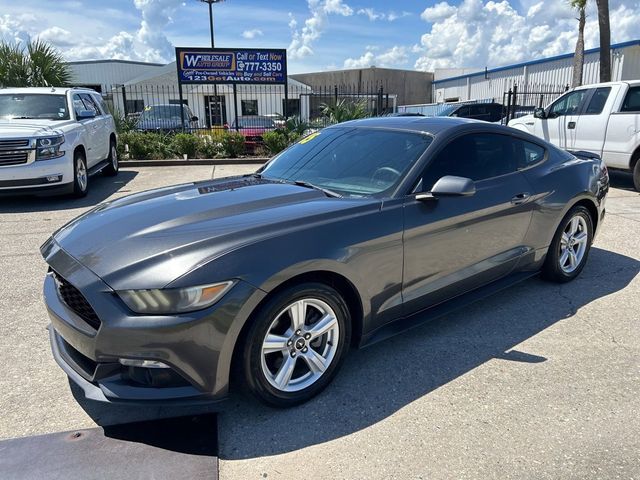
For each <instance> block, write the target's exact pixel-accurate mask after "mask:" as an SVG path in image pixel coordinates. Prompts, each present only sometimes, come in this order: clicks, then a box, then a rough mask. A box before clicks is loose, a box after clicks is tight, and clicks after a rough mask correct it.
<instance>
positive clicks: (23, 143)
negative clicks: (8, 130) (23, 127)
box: [0, 138, 29, 150]
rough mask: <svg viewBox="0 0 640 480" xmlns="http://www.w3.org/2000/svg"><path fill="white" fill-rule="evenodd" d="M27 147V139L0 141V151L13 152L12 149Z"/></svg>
mask: <svg viewBox="0 0 640 480" xmlns="http://www.w3.org/2000/svg"><path fill="white" fill-rule="evenodd" d="M28 146H29V139H28V138H19V139H12V140H0V150H13V149H14V148H25V147H28Z"/></svg>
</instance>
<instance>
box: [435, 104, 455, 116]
mask: <svg viewBox="0 0 640 480" xmlns="http://www.w3.org/2000/svg"><path fill="white" fill-rule="evenodd" d="M458 107H459V105H450V106H447V107H444V109H442V110H441V111H439V112H438V114H437V115H436V116H437V117H448V116H449V115H451V114H452V113H453V112H454V110H456V109H457V108H458Z"/></svg>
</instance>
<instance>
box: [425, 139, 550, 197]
mask: <svg viewBox="0 0 640 480" xmlns="http://www.w3.org/2000/svg"><path fill="white" fill-rule="evenodd" d="M524 143H528V142H523V141H521V140H519V139H516V138H512V137H510V136H508V135H497V134H492V133H474V134H470V135H464V136H462V137H459V138H456V139H455V140H453V141H452V142H451V143H449V145H447V146H446V147H445V148H444V150H442V151H441V152H440V153H439V154H438V155H437V156H436V158H434V159H433V161H432V162H431V163H430V164H429V165H428V166H427V169H426V171H425V174H424V176H423V178H422V185H423V189H425V190H431V188H432V187H433V185H434V184H435V183H436V182H437V181H438V180H439V179H441V178H442V177H444V176H445V175H455V176H458V177H466V178H470V179H471V180H474V181H479V180H484V179H486V178H492V177H497V176H500V175H505V174H507V173H512V172H515V171H517V170H518V169H519V168H522V167H523V166H525V164H526V163H527V162H525V153H524V145H523V144H524ZM529 145H531V147H530V151H533V149H534V148H533V147H536V145H533V144H529ZM538 154H540V152H538ZM542 156H544V149H543V150H542ZM536 158H537V157H536Z"/></svg>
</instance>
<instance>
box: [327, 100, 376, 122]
mask: <svg viewBox="0 0 640 480" xmlns="http://www.w3.org/2000/svg"><path fill="white" fill-rule="evenodd" d="M320 108H321V109H322V114H323V115H324V116H325V117H329V121H330V122H331V123H342V122H347V121H349V120H358V119H360V118H367V117H369V116H370V115H369V112H368V111H367V104H366V102H365V101H360V102H356V101H353V100H347V99H346V98H341V99H340V100H338V101H337V102H336V103H335V105H329V104H326V103H323V104H322V105H320Z"/></svg>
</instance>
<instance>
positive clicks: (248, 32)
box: [242, 28, 264, 40]
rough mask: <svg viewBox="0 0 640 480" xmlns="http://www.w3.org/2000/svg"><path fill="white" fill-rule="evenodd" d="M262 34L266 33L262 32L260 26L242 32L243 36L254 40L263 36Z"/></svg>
mask: <svg viewBox="0 0 640 480" xmlns="http://www.w3.org/2000/svg"><path fill="white" fill-rule="evenodd" d="M262 35H264V33H262V30H260V29H258V28H253V29H251V30H245V31H244V32H242V37H243V38H247V39H249V40H252V39H254V38H256V37H261V36H262Z"/></svg>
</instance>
